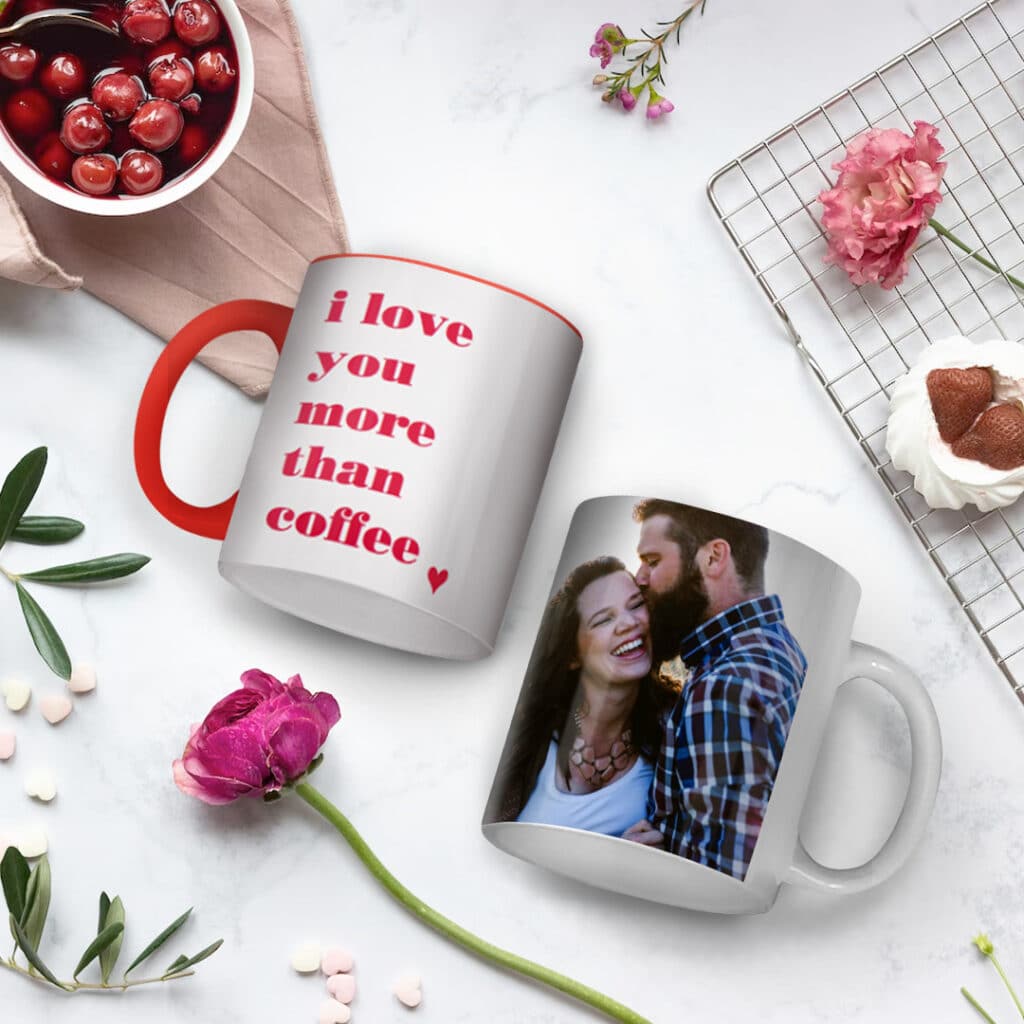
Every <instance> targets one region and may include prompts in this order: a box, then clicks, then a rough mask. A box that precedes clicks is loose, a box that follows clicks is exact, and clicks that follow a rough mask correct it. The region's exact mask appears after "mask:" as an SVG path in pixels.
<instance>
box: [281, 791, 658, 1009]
mask: <svg viewBox="0 0 1024 1024" xmlns="http://www.w3.org/2000/svg"><path fill="white" fill-rule="evenodd" d="M295 792H296V793H298V795H299V796H300V797H302V799H303V800H305V801H306V803H307V804H309V806H310V807H312V808H313V810H315V811H317V812H318V813H319V814H320V815H322V816H323V817H324V818H326V819H327V821H329V822H330V823H331V824H332V825H333V826H334V827H335V828H336V829H337V830H338V832H340V833H341V835H342V837H343V838H344V839H345V841H346V842H347V843H348V845H349V846H351V847H352V850H353V852H354V853H355V855H356V856H357V857H358V858H359V859H360V860H361V861H362V862H363V864H365V865H366V867H367V869H368V870H369V872H370V874H371V875H373V877H374V878H376V879H377V881H378V882H380V884H381V885H383V886H384V888H385V889H387V891H388V892H389V893H390V894H391V895H392V896H393V897H394V898H395V899H396V900H398V902H399V903H401V904H402V906H403V907H405V908H406V910H408V911H409V912H410V913H412V914H415V915H416V916H417V917H418V918H419V919H420V920H421V921H423V923H424V924H426V925H428V926H429V927H431V928H433V929H434V931H436V932H439V933H440V934H441V935H443V936H445V938H447V939H450V940H451V941H452V942H455V943H457V944H458V945H460V946H462V947H464V948H465V949H468V950H469V951H470V952H471V953H475V954H476V955H477V956H479V957H481V958H483V959H484V960H490V961H491V962H492V963H494V964H497V965H498V966H499V967H504V968H506V969H507V970H510V971H517V972H518V973H519V974H524V975H526V977H528V978H533V979H534V980H535V981H539V982H541V983H543V984H545V985H550V986H551V987H552V988H555V989H558V991H559V992H564V993H565V994H566V995H569V996H572V997H573V998H574V999H578V1000H579V1001H580V1002H581V1003H586V1004H587V1005H589V1006H592V1007H594V1009H596V1010H599V1011H600V1012H601V1013H603V1014H606V1015H607V1016H609V1017H611V1018H613V1019H614V1020H618V1021H622V1022H623V1024H651V1022H650V1021H649V1020H648V1019H647V1018H646V1017H641V1016H640V1014H638V1013H636V1012H635V1011H634V1010H631V1009H629V1007H628V1006H623V1005H622V1004H621V1003H617V1002H616V1001H615V1000H614V999H610V998H609V997H608V996H606V995H602V993H600V992H598V991H596V990H595V989H592V988H589V987H588V986H586V985H583V984H581V983H580V982H578V981H573V980H572V978H567V977H566V976H565V975H564V974H559V973H558V972H557V971H552V970H550V969H549V968H547V967H542V966H541V965H540V964H537V963H534V962H533V961H532V960H526V959H524V958H523V957H521V956H516V954H515V953H509V952H508V951H507V950H504V949H500V948H499V947H498V946H493V945H491V943H489V942H485V941H484V940H483V939H481V938H478V937H477V936H476V935H474V934H473V933H472V932H471V931H467V930H466V929H465V928H462V927H460V926H459V925H457V924H456V923H455V922H454V921H451V920H449V919H448V918H447V917H444V916H443V915H442V914H439V913H438V912H437V911H436V910H434V909H433V908H432V907H428V906H427V904H426V903H424V902H423V901H422V900H420V899H418V898H417V897H416V896H414V895H413V894H412V893H411V892H410V891H409V890H408V889H406V887H405V886H404V885H402V883H401V882H399V881H398V879H397V878H395V876H394V875H393V874H391V872H390V871H388V869H387V868H386V867H385V866H384V865H383V864H382V863H381V862H380V860H378V859H377V855H376V854H375V853H374V852H373V851H372V850H371V849H370V847H369V846H367V845H366V841H365V840H364V839H363V837H362V836H361V835H360V834H359V833H358V832H357V831H356V830H355V827H354V826H353V825H352V822H350V821H349V820H348V818H346V817H345V815H344V814H342V813H341V811H339V810H338V808H337V807H335V806H334V804H332V803H331V802H330V801H329V800H328V799H327V798H326V797H325V796H324V795H323V794H322V793H320V791H319V790H317V789H315V788H314V787H313V786H311V785H310V784H309V783H308V782H300V783H298V784H297V785H296V786H295Z"/></svg>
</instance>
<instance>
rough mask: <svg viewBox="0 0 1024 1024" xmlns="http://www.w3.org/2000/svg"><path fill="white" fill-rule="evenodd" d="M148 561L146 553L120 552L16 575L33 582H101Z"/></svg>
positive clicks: (129, 572) (127, 574) (129, 573)
mask: <svg viewBox="0 0 1024 1024" xmlns="http://www.w3.org/2000/svg"><path fill="white" fill-rule="evenodd" d="M148 562H149V557H148V556H147V555H137V554H135V553H134V552H122V553H120V554H116V555H104V556H103V557H102V558H90V559H89V560H88V561H85V562H72V563H70V564H69V565H55V566H53V567H51V568H49V569H39V570H37V571H36V572H23V573H19V574H18V576H19V578H20V579H23V580H31V581H32V582H33V583H73V584H75V583H77V584H82V583H102V582H105V581H106V580H118V579H121V577H122V576H131V574H132V573H133V572H138V571H139V570H140V569H141V568H142V567H143V566H144V565H146V564H147V563H148Z"/></svg>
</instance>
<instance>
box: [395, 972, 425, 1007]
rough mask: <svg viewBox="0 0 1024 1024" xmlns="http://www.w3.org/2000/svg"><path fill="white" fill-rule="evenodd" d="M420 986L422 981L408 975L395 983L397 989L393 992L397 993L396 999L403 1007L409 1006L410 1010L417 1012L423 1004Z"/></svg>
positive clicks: (412, 975) (413, 975)
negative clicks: (418, 1007)
mask: <svg viewBox="0 0 1024 1024" xmlns="http://www.w3.org/2000/svg"><path fill="white" fill-rule="evenodd" d="M420 985H421V983H420V979H419V978H418V977H417V976H416V975H415V974H407V975H406V976H405V977H404V978H399V979H398V981H396V982H395V987H394V988H393V989H392V991H393V992H394V993H395V998H397V999H398V1001H399V1002H400V1003H401V1004H402V1005H403V1006H408V1007H409V1009H410V1010H415V1009H416V1007H417V1006H419V1005H420V1003H422V1002H423V991H422V989H421V987H420Z"/></svg>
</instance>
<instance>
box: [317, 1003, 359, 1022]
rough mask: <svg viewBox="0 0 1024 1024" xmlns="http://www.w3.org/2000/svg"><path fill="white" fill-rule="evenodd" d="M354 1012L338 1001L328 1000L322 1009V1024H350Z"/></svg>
mask: <svg viewBox="0 0 1024 1024" xmlns="http://www.w3.org/2000/svg"><path fill="white" fill-rule="evenodd" d="M351 1019H352V1011H351V1010H350V1009H349V1008H348V1007H347V1006H346V1005H345V1004H344V1003H339V1002H338V1000H337V999H328V1000H327V1002H325V1003H324V1004H323V1005H322V1006H321V1007H320V1024H348V1022H349V1021H350V1020H351Z"/></svg>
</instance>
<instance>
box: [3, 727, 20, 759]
mask: <svg viewBox="0 0 1024 1024" xmlns="http://www.w3.org/2000/svg"><path fill="white" fill-rule="evenodd" d="M16 743H17V740H16V739H15V736H14V733H13V732H0V761H6V760H8V758H11V757H13V756H14V747H15V744H16Z"/></svg>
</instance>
